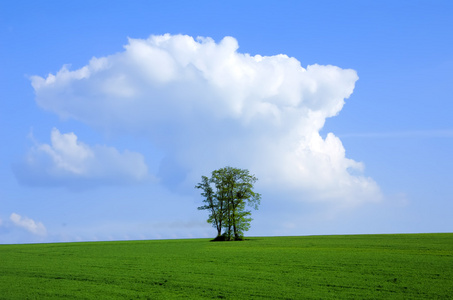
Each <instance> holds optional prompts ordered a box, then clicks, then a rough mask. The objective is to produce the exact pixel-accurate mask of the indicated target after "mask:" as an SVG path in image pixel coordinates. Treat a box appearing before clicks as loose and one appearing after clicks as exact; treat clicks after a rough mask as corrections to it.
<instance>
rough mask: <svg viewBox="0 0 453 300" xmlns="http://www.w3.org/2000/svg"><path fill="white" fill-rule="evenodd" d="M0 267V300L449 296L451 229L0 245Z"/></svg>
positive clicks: (452, 250) (452, 255)
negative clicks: (231, 239) (239, 239)
mask: <svg viewBox="0 0 453 300" xmlns="http://www.w3.org/2000/svg"><path fill="white" fill-rule="evenodd" d="M226 262H227V263H226ZM0 266H1V267H0V270H1V272H0V299H67V298H69V299H213V298H225V299H262V298H267V299H451V298H452V296H451V295H453V285H452V284H451V283H452V282H453V268H452V267H451V266H453V234H451V233H448V234H410V235H356V236H308V237H263V238H249V239H247V240H245V241H244V242H241V243H210V242H209V241H208V240H207V239H193V240H160V241H130V242H92V243H61V244H34V245H0Z"/></svg>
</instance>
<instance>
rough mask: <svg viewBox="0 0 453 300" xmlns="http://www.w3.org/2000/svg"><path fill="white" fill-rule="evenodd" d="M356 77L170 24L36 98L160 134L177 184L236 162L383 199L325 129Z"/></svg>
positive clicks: (82, 115)
mask: <svg viewBox="0 0 453 300" xmlns="http://www.w3.org/2000/svg"><path fill="white" fill-rule="evenodd" d="M357 79H358V77H357V74H356V72H355V71H354V70H350V69H341V68H339V67H336V66H331V65H327V66H321V65H316V64H315V65H309V66H307V67H306V68H304V67H302V66H301V64H300V62H299V61H298V60H297V59H296V58H293V57H288V56H286V55H281V54H280V55H275V56H261V55H249V54H246V53H240V52H238V43H237V41H236V40H235V39H234V38H232V37H225V38H224V39H222V40H221V41H220V42H218V43H216V42H215V41H214V40H212V39H210V38H196V39H194V38H192V37H190V36H186V35H169V34H166V35H162V36H150V37H149V38H148V39H145V40H144V39H129V43H128V44H127V45H126V46H125V49H124V51H123V52H120V53H116V54H113V55H110V56H106V57H101V58H93V59H91V61H90V62H89V63H88V64H87V65H86V66H84V67H82V68H80V69H77V70H73V71H71V70H69V67H67V66H63V67H62V69H61V70H60V71H58V72H57V73H56V74H49V75H48V76H47V77H45V78H43V77H40V76H34V77H32V85H33V87H34V89H35V93H36V101H37V103H38V104H39V105H40V106H41V107H42V108H44V109H46V110H49V111H52V112H54V113H56V114H58V115H59V116H61V117H62V118H72V119H76V120H79V121H82V122H84V123H87V124H89V125H91V126H93V127H94V128H96V129H99V130H107V131H109V132H116V133H118V134H141V135H142V136H143V137H145V138H148V139H151V140H152V144H153V145H155V147H157V148H159V150H160V151H162V153H164V154H165V157H164V158H163V160H162V163H161V167H160V171H159V173H158V174H157V176H159V177H160V178H161V180H162V182H163V183H165V184H167V185H169V186H174V187H190V188H192V187H193V185H194V182H196V181H197V180H198V178H199V177H200V175H201V174H206V173H208V172H210V171H211V170H213V169H214V168H218V167H223V166H225V165H227V164H228V165H234V166H238V167H242V168H249V169H250V170H251V171H252V172H253V173H255V174H256V175H257V176H258V177H259V178H260V181H261V182H262V183H265V187H266V189H270V190H274V191H282V192H284V193H285V195H287V196H288V197H289V196H291V197H293V198H297V197H298V196H296V195H300V198H303V199H307V200H313V201H317V200H330V201H337V202H339V203H360V202H363V201H369V200H376V199H378V198H379V187H378V186H377V184H376V183H375V182H374V181H373V180H372V179H371V178H368V177H366V176H364V175H363V165H362V163H359V162H356V161H354V160H352V159H349V158H347V157H346V156H345V149H344V147H343V145H342V143H341V141H340V139H339V138H338V137H336V136H335V135H334V134H333V133H329V134H328V135H327V136H326V137H325V138H323V137H321V135H320V134H319V131H320V130H321V129H322V127H323V126H324V123H325V120H326V118H328V117H333V116H335V115H337V114H338V113H339V112H340V111H341V109H342V108H343V105H344V100H345V99H346V98H348V97H349V96H350V95H351V94H352V92H353V90H354V86H355V82H356V81H357ZM263 186H264V185H263ZM302 195H303V196H302Z"/></svg>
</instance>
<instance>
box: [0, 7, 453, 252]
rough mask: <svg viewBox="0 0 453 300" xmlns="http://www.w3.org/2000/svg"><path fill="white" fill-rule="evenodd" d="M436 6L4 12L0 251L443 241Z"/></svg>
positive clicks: (447, 49)
mask: <svg viewBox="0 0 453 300" xmlns="http://www.w3.org/2000/svg"><path fill="white" fill-rule="evenodd" d="M452 14H453V3H452V2H451V1H266V2H263V1H190V2H189V1H165V2H161V3H157V1H156V2H151V1H95V2H93V1H76V2H67V1H20V0H19V1H2V2H1V3H0V41H1V42H0V140H1V146H0V244H7V243H42V242H75V241H99V240H100V241H108V240H138V239H172V238H208V237H214V235H215V234H216V231H215V228H213V227H212V226H211V225H209V224H207V222H206V219H207V212H205V211H198V210H197V207H198V206H200V205H202V200H203V199H202V197H201V195H200V191H199V190H196V189H195V188H194V186H195V185H196V184H197V183H198V182H200V181H201V176H203V175H206V176H209V175H210V173H211V172H212V171H213V170H215V169H218V168H222V167H225V166H232V167H237V168H242V169H248V170H249V171H250V172H251V173H252V174H254V175H255V176H256V177H257V178H258V182H257V183H256V185H255V191H256V192H259V193H260V194H262V200H261V206H260V208H259V210H257V211H253V212H252V217H253V219H254V220H253V221H252V223H251V225H252V226H251V229H250V231H249V232H247V233H246V235H248V236H288V235H292V236H298V235H329V234H376V233H425V232H426V233H428V232H452V231H453V218H451V212H452V211H453V196H452V195H453V185H452V184H451V183H452V181H453V175H452V174H453V173H452V172H451V170H452V168H453V155H452V153H453V151H452V150H453V118H452V117H451V116H452V112H453V104H452V102H453V101H452V100H453V99H452V95H453V72H452V71H451V70H452V69H453V50H452V49H453V36H452V34H451V32H452V30H453V19H452V18H451V15H452Z"/></svg>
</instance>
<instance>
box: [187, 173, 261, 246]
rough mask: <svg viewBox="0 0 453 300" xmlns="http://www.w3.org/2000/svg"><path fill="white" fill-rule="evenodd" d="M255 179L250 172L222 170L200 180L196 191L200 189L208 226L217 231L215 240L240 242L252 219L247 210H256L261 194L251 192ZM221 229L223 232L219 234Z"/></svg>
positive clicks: (202, 208)
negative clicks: (207, 212)
mask: <svg viewBox="0 0 453 300" xmlns="http://www.w3.org/2000/svg"><path fill="white" fill-rule="evenodd" d="M257 180H258V179H257V178H256V177H255V176H254V175H251V174H250V172H249V170H246V169H238V168H232V167H225V168H221V169H218V170H215V171H213V172H212V174H211V178H208V177H206V176H202V177H201V182H200V183H198V184H197V185H196V186H195V188H197V189H201V190H202V192H201V195H202V196H203V197H204V198H205V199H204V200H203V202H204V203H205V205H203V206H200V207H198V209H200V210H208V211H209V217H208V220H207V221H208V223H210V224H212V226H213V227H215V228H216V229H217V237H216V240H228V241H230V240H241V239H243V236H244V231H247V230H249V228H250V222H251V221H252V220H253V219H252V218H251V217H250V216H251V214H252V213H251V211H250V210H247V209H246V207H247V206H249V207H252V208H254V209H258V206H259V204H260V200H261V195H260V194H258V193H255V192H254V191H253V188H254V184H255V182H256V181H257ZM222 229H223V230H224V232H223V234H222Z"/></svg>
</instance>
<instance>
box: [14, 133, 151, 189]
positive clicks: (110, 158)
mask: <svg viewBox="0 0 453 300" xmlns="http://www.w3.org/2000/svg"><path fill="white" fill-rule="evenodd" d="M14 172H15V175H16V177H17V178H18V180H19V181H20V182H21V183H23V184H26V185H32V186H33V185H34V186H66V187H70V188H86V187H92V186H98V185H108V184H126V183H132V182H138V181H141V180H143V179H144V178H145V177H146V175H147V173H148V168H147V166H146V164H145V162H144V158H143V156H142V155H141V154H139V153H136V152H131V151H128V150H125V151H123V152H122V153H121V152H119V151H118V150H117V149H115V148H113V147H108V146H102V145H95V146H89V145H87V144H85V143H83V142H80V141H79V140H78V138H77V136H76V135H75V134H74V133H72V132H71V133H64V134H62V133H60V131H59V130H58V129H56V128H54V129H52V132H51V143H50V144H40V143H36V145H35V146H34V147H32V149H30V151H29V153H28V154H27V156H26V159H25V160H24V161H23V162H22V163H20V164H17V165H15V166H14Z"/></svg>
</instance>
